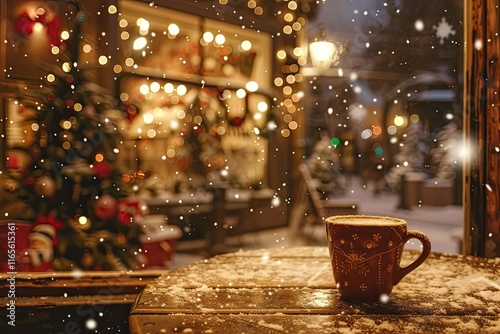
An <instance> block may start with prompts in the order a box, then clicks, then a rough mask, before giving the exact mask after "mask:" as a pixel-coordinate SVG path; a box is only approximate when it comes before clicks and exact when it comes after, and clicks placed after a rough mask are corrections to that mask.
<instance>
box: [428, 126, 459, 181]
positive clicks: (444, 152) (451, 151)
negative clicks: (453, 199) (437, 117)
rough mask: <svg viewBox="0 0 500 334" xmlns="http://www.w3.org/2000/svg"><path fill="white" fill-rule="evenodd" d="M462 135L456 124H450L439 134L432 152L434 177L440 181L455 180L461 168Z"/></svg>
mask: <svg viewBox="0 0 500 334" xmlns="http://www.w3.org/2000/svg"><path fill="white" fill-rule="evenodd" d="M461 141H462V133H461V132H460V131H459V130H458V126H457V124H456V122H453V121H451V122H449V123H447V124H446V125H444V126H443V127H442V129H441V131H439V132H438V133H437V136H436V147H435V148H434V149H432V151H431V154H432V156H431V164H432V167H433V168H434V169H435V170H433V176H434V177H435V178H436V179H438V180H454V179H455V176H456V171H457V168H461V166H462V164H461V161H460V159H461V158H462V157H461V155H460V154H461V145H460V144H461Z"/></svg>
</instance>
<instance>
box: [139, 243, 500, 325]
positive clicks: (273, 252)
mask: <svg viewBox="0 0 500 334" xmlns="http://www.w3.org/2000/svg"><path fill="white" fill-rule="evenodd" d="M417 256H418V252H415V251H405V252H404V255H403V260H402V265H404V264H405V263H409V262H410V261H411V260H412V259H414V258H416V257H417ZM499 314H500V259H482V258H474V257H465V256H461V255H451V254H440V253H431V255H430V256H429V258H428V259H427V260H426V261H425V262H424V264H423V265H421V266H420V267H419V268H417V269H416V270H415V271H413V272H411V273H410V274H409V275H408V276H406V277H405V278H403V280H402V281H401V282H400V283H399V284H398V285H396V286H395V287H394V289H393V292H392V293H391V295H390V298H389V301H387V302H385V303H382V302H379V303H353V302H348V301H344V300H343V299H341V298H340V295H339V293H338V291H337V289H336V288H335V282H334V280H333V275H332V271H331V265H330V260H329V256H328V249H327V248H326V247H297V248H288V249H263V250H254V251H242V252H236V253H230V254H225V255H220V256H216V257H213V258H210V259H208V260H203V261H199V262H196V263H194V264H191V265H188V266H186V267H182V268H179V269H177V270H174V271H171V272H168V273H166V274H164V275H162V276H160V277H159V278H157V279H156V280H154V281H152V282H151V283H150V284H148V285H147V286H146V288H145V289H144V290H143V292H142V293H141V294H140V296H139V297H138V298H137V300H136V302H135V304H134V306H133V308H132V310H131V313H130V317H129V321H130V329H131V332H132V333H376V332H384V333H386V332H394V333H403V332H405V333H439V332H450V333H451V332H459V333H463V332H466V333H476V332H477V333H479V332H480V333H488V332H492V333H497V332H500V316H499Z"/></svg>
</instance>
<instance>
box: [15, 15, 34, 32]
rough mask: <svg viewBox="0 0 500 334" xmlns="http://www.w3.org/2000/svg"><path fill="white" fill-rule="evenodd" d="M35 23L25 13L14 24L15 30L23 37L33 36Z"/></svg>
mask: <svg viewBox="0 0 500 334" xmlns="http://www.w3.org/2000/svg"><path fill="white" fill-rule="evenodd" d="M34 25H35V21H34V20H33V19H31V17H30V16H29V15H28V13H26V12H24V13H23V14H22V15H21V16H20V17H19V18H18V19H17V20H16V22H14V28H16V30H17V31H19V32H20V33H22V34H23V35H31V34H32V33H33V26H34Z"/></svg>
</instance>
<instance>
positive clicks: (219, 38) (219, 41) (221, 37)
mask: <svg viewBox="0 0 500 334" xmlns="http://www.w3.org/2000/svg"><path fill="white" fill-rule="evenodd" d="M215 43H217V44H219V45H222V44H224V43H226V37H225V36H224V35H222V34H217V36H215Z"/></svg>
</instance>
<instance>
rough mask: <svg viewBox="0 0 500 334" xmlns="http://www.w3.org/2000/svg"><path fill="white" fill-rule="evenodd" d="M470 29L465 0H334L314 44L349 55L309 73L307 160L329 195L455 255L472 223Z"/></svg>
mask: <svg viewBox="0 0 500 334" xmlns="http://www.w3.org/2000/svg"><path fill="white" fill-rule="evenodd" d="M462 22H463V7H462V1H453V0H450V1H440V2H433V1H357V2H352V1H326V2H324V4H322V5H321V7H320V10H319V12H318V16H317V17H316V18H315V19H314V20H312V21H311V22H309V26H308V35H309V40H308V43H311V42H313V41H315V40H318V38H319V39H325V40H326V41H329V42H332V43H333V44H334V45H336V46H337V50H342V49H344V52H343V53H339V54H338V55H337V56H338V60H337V61H336V62H335V61H334V62H333V63H332V65H331V66H330V67H329V68H327V69H320V68H318V67H314V66H313V65H312V62H311V60H310V59H308V64H309V65H308V66H306V67H305V68H304V69H303V70H304V72H303V73H304V74H305V75H306V76H307V80H306V81H305V82H306V87H305V91H306V92H307V94H306V95H305V99H304V101H305V102H304V103H305V110H306V112H305V127H306V130H305V131H306V136H305V138H306V139H305V143H306V156H307V159H306V160H307V161H308V162H309V166H310V167H311V172H312V175H313V177H316V178H317V179H318V180H320V181H319V182H320V188H321V189H320V192H321V193H322V194H323V196H324V197H325V198H330V199H349V200H352V201H354V202H353V203H357V205H358V213H361V214H374V215H385V216H395V217H401V218H406V219H407V220H408V222H409V227H410V228H412V229H419V230H421V231H423V232H426V233H427V234H428V235H429V236H431V239H432V240H434V241H435V243H434V250H436V251H447V252H458V251H459V250H460V242H461V234H462V220H463V213H462V168H463V165H462V159H463V153H464V151H463V143H462V106H461V99H462V59H463V57H462V47H463V43H462V38H463V33H462V29H463V27H462ZM304 48H305V46H304V47H303V49H304ZM312 56H313V55H309V58H311V57H312ZM322 137H323V138H324V139H323V140H320V138H322ZM321 143H324V144H323V145H322V144H321ZM325 145H329V149H328V150H324V147H325ZM327 157H328V158H327ZM318 159H320V161H322V162H323V163H321V164H318V163H317V161H318ZM410 247H416V248H418V247H420V244H416V245H410Z"/></svg>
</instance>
